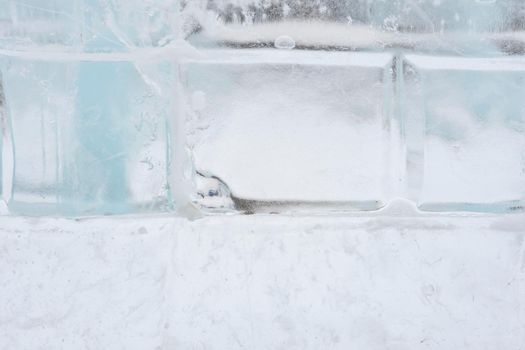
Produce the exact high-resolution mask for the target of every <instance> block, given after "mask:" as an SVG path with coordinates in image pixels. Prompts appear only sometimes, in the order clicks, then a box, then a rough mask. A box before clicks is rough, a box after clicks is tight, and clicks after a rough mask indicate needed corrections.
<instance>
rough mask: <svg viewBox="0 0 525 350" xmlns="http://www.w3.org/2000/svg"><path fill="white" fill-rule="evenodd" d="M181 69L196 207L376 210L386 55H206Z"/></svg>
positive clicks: (384, 184) (388, 105) (388, 69)
mask: <svg viewBox="0 0 525 350" xmlns="http://www.w3.org/2000/svg"><path fill="white" fill-rule="evenodd" d="M201 54H202V55H201V57H200V58H199V59H198V60H192V61H187V62H185V63H183V64H182V68H181V69H182V82H183V84H184V87H185V88H184V91H185V96H186V98H187V107H188V108H187V118H186V120H187V137H188V147H189V149H190V151H191V155H192V159H193V162H194V167H195V172H194V182H195V184H196V190H195V201H196V202H198V203H199V204H200V205H201V207H203V208H204V209H208V210H210V211H222V210H226V211H227V210H238V211H242V212H248V213H249V212H290V211H291V212H293V211H305V210H306V211H309V210H312V211H316V210H319V209H322V210H328V211H331V210H337V211H339V210H374V209H378V208H380V207H382V206H383V205H384V204H385V203H386V201H387V199H388V191H389V181H390V174H389V170H390V165H391V164H390V153H389V152H390V150H391V147H390V146H391V144H390V143H391V137H390V136H391V134H390V132H391V128H390V126H391V113H392V106H393V102H392V97H393V96H392V95H393V78H394V72H393V65H394V59H393V56H392V55H390V54H381V53H377V54H376V53H348V52H326V51H301V50H293V51H288V50H276V49H257V50H251V49H243V50H236V49H209V50H203V51H201Z"/></svg>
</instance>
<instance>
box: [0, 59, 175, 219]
mask: <svg viewBox="0 0 525 350" xmlns="http://www.w3.org/2000/svg"><path fill="white" fill-rule="evenodd" d="M0 69H1V72H2V81H1V83H2V86H3V90H4V95H5V101H4V102H3V103H4V106H5V108H4V109H5V113H4V117H5V118H7V123H6V125H7V126H8V130H7V135H6V136H7V140H6V137H4V142H3V144H4V147H3V163H4V169H3V175H4V181H3V183H4V188H3V197H4V200H5V201H7V203H8V207H9V210H10V212H12V213H20V214H28V215H41V214H64V215H87V214H120V213H130V212H144V211H160V210H166V209H168V208H169V207H170V206H171V199H170V195H169V188H168V159H169V154H170V153H169V148H168V143H169V142H168V139H169V124H170V123H171V118H172V116H173V101H172V99H171V96H172V95H173V94H172V92H173V84H174V82H173V79H172V76H173V64H172V63H171V60H143V59H141V60H139V61H136V60H134V59H133V56H115V55H113V54H102V55H100V54H97V55H95V54H93V55H77V56H73V57H72V56H67V55H66V56H63V55H55V54H53V55H49V54H47V56H46V55H45V54H44V55H40V56H35V55H34V54H32V53H31V54H21V53H17V52H13V53H12V55H3V56H2V57H1V66H0Z"/></svg>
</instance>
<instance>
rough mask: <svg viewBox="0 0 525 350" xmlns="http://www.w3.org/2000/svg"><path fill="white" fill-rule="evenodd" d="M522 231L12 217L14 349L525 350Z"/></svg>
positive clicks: (8, 335) (491, 226) (2, 270)
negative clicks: (524, 348)
mask: <svg viewBox="0 0 525 350" xmlns="http://www.w3.org/2000/svg"><path fill="white" fill-rule="evenodd" d="M524 223H525V216H523V215H509V216H459V217H451V216H440V217H435V216H424V217H423V216H416V217H414V216H409V217H397V218H395V217H392V216H389V215H384V216H377V217H363V216H361V217H325V218H312V217H287V216H234V217H208V218H205V219H203V220H198V221H194V222H190V221H186V220H184V219H180V218H173V217H167V216H162V217H142V218H137V217H128V218H125V217H124V218H111V219H108V218H99V219H86V220H78V221H74V220H64V219H24V218H2V225H1V227H0V296H1V297H0V348H1V349H6V350H11V349H15V350H21V349H39V348H42V349H137V350H146V349H152V350H153V349H182V350H186V349H218V350H223V349H230V350H235V349H251V350H258V349H287V350H293V349H300V350H308V349H312V350H317V349H366V350H375V349H377V350H379V349H406V350H410V349H422V348H425V349H436V350H441V349H459V348H461V349H484V348H488V349H519V348H520V347H521V346H523V344H524V343H523V341H524V339H525V319H524V316H523V315H525V244H524V242H525V226H524Z"/></svg>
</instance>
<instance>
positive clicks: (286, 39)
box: [274, 35, 295, 50]
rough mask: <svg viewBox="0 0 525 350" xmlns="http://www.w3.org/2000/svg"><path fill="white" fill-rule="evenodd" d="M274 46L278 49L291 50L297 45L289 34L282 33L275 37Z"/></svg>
mask: <svg viewBox="0 0 525 350" xmlns="http://www.w3.org/2000/svg"><path fill="white" fill-rule="evenodd" d="M274 46H275V47H276V48H277V49H284V50H291V49H293V48H294V47H295V40H293V38H292V37H290V36H288V35H281V36H280V37H278V38H277V39H275V42H274Z"/></svg>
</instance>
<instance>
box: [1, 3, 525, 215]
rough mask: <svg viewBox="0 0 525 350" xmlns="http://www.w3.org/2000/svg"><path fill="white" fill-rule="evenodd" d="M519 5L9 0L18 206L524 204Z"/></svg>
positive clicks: (12, 199)
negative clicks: (399, 200) (395, 200)
mask: <svg viewBox="0 0 525 350" xmlns="http://www.w3.org/2000/svg"><path fill="white" fill-rule="evenodd" d="M524 18H525V5H524V4H523V2H522V1H516V0H490V1H483V0H460V1H452V0H421V1H413V0H395V1H380V0H373V1H368V0H367V1H364V0H347V1H334V0H315V1H314V0H272V1H241V0H237V1H219V0H206V1H189V0H188V1H176V0H148V1H139V0H136V1H135V0H133V1H121V0H75V1H61V0H52V1H46V2H44V3H43V2H41V1H36V0H23V1H22V0H21V1H18V0H17V1H14V0H6V1H3V2H2V3H0V34H1V35H0V73H1V80H0V84H1V88H2V91H3V92H2V94H0V96H1V98H0V114H1V117H2V199H3V201H4V203H5V210H4V211H5V212H7V213H18V214H29V215H42V214H51V215H69V216H77V215H92V214H93V215H98V214H122V213H136V212H159V211H168V210H173V209H176V208H183V210H182V211H181V212H182V213H184V214H188V213H195V212H196V211H201V210H204V211H212V212H245V213H255V212H270V213H285V212H286V213H289V212H297V211H300V212H304V211H307V212H310V213H320V212H326V211H329V212H334V211H337V212H340V211H355V210H358V211H362V210H377V209H379V208H382V207H383V206H386V205H388V204H389V203H390V202H392V201H393V200H394V199H396V198H404V199H408V200H410V201H413V202H414V203H415V204H416V205H417V206H418V207H419V209H420V210H424V211H476V212H480V211H481V212H501V211H505V212H507V211H518V210H522V209H523V204H524V199H525V171H524V169H525V136H524V135H525V132H524V128H525V126H524V124H525V103H524V102H523V99H522V98H521V96H522V95H523V92H525V91H524V90H525V88H524V85H525V82H524V77H525V76H524V72H525V54H524V53H525V21H524ZM192 208H193V209H192ZM191 215H194V214H191Z"/></svg>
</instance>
